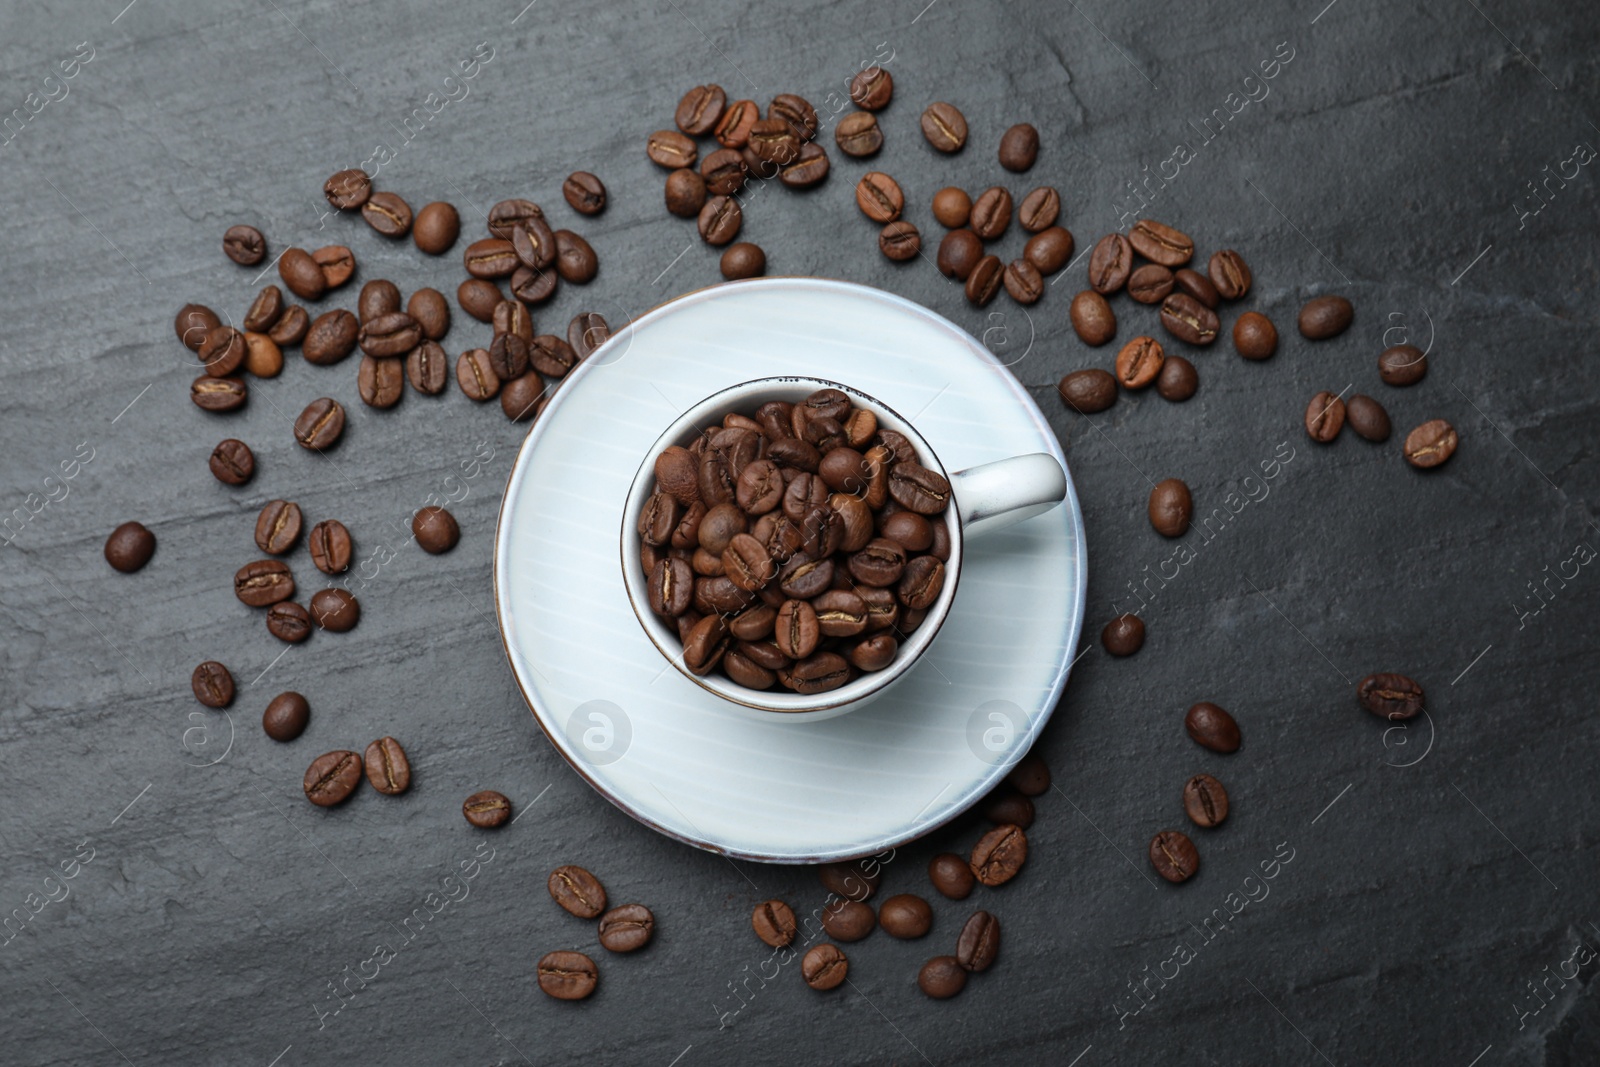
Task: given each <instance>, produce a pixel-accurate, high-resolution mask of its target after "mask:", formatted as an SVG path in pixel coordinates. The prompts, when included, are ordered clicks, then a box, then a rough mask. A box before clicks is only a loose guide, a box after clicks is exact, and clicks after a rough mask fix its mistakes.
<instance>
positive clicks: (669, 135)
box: [645, 130, 728, 168]
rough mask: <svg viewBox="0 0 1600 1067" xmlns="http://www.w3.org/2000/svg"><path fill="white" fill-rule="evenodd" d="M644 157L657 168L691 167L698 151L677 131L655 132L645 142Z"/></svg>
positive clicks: (697, 157) (690, 141) (692, 143)
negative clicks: (648, 158) (647, 157)
mask: <svg viewBox="0 0 1600 1067" xmlns="http://www.w3.org/2000/svg"><path fill="white" fill-rule="evenodd" d="M724 147H728V146H724ZM645 155H647V156H649V157H650V162H652V163H654V164H656V165H657V166H661V167H667V168H676V167H692V166H694V165H695V162H696V161H697V160H698V159H699V157H700V150H699V149H698V148H696V147H695V143H694V142H693V141H692V140H690V139H689V138H688V137H685V136H684V135H683V134H681V133H679V132H678V131H677V130H657V131H656V132H655V133H652V134H651V135H650V137H649V139H648V140H647V141H646V142H645Z"/></svg>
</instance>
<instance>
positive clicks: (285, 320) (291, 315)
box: [267, 304, 311, 347]
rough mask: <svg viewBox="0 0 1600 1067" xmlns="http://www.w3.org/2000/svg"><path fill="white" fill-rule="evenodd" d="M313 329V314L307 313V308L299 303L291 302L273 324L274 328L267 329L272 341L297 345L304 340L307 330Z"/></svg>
mask: <svg viewBox="0 0 1600 1067" xmlns="http://www.w3.org/2000/svg"><path fill="white" fill-rule="evenodd" d="M310 329H311V316H310V315H308V314H306V309H305V308H303V307H301V306H300V305H299V304H290V305H289V306H288V307H287V308H285V309H284V311H283V314H282V315H281V316H279V318H278V321H277V322H275V323H273V324H272V329H270V330H268V331H267V336H268V337H270V338H272V343H273V344H275V345H279V346H280V347H281V346H283V345H297V344H299V343H300V342H302V341H304V340H305V338H306V332H307V331H308V330H310Z"/></svg>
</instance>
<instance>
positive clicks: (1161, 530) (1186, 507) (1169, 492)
mask: <svg viewBox="0 0 1600 1067" xmlns="http://www.w3.org/2000/svg"><path fill="white" fill-rule="evenodd" d="M1147 510H1148V511H1149V514H1150V525H1151V526H1153V527H1155V531H1156V533H1158V534H1160V535H1161V536H1162V537H1182V536H1183V534H1184V531H1186V530H1188V529H1189V518H1190V516H1191V515H1193V514H1194V502H1193V500H1191V499H1190V497H1189V487H1188V486H1187V485H1185V484H1183V482H1181V481H1179V480H1178V479H1177V478H1164V479H1162V480H1161V481H1159V482H1157V483H1156V484H1155V488H1153V489H1151V490H1150V506H1149V508H1148V509H1147Z"/></svg>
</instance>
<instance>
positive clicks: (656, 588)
mask: <svg viewBox="0 0 1600 1067" xmlns="http://www.w3.org/2000/svg"><path fill="white" fill-rule="evenodd" d="M649 597H650V610H651V611H654V612H655V613H656V614H657V615H663V616H666V617H668V618H675V617H676V616H679V615H682V614H683V613H684V612H686V611H688V610H689V607H690V604H691V603H692V602H693V598H694V572H693V571H692V570H691V569H690V568H689V564H687V563H685V562H684V561H683V560H681V559H673V558H670V557H668V558H664V559H661V560H658V561H657V562H656V565H655V568H654V569H653V570H652V571H651V572H650V582H649Z"/></svg>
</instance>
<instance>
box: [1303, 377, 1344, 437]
mask: <svg viewBox="0 0 1600 1067" xmlns="http://www.w3.org/2000/svg"><path fill="white" fill-rule="evenodd" d="M1342 429H1344V401H1343V400H1341V399H1339V397H1338V395H1337V394H1335V393H1330V392H1328V391H1327V390H1326V389H1324V390H1323V391H1322V392H1320V393H1318V394H1317V395H1316V396H1314V397H1312V398H1311V403H1309V404H1307V405H1306V436H1308V437H1310V438H1311V439H1312V440H1313V441H1320V442H1322V443H1323V444H1326V443H1327V442H1329V441H1332V440H1333V439H1334V438H1335V437H1338V436H1339V431H1340V430H1342Z"/></svg>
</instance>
